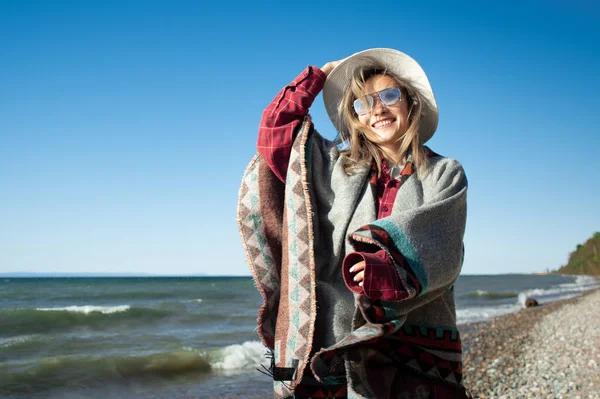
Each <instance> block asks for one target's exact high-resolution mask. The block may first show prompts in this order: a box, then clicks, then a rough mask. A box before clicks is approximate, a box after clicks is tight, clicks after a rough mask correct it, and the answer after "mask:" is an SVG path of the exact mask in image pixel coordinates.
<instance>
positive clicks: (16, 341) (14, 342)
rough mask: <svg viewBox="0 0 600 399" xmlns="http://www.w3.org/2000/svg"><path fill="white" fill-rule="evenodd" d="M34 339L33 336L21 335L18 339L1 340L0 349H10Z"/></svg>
mask: <svg viewBox="0 0 600 399" xmlns="http://www.w3.org/2000/svg"><path fill="white" fill-rule="evenodd" d="M32 338H33V335H20V336H18V337H9V338H0V348H2V347H4V348H8V347H10V346H14V345H19V344H21V343H24V342H27V341H29V340H31V339H32Z"/></svg>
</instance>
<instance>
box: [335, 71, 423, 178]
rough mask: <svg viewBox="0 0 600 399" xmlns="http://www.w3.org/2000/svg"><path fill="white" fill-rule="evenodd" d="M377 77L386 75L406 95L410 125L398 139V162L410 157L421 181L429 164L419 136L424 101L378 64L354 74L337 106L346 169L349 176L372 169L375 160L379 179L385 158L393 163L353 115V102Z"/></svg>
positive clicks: (400, 79)
mask: <svg viewBox="0 0 600 399" xmlns="http://www.w3.org/2000/svg"><path fill="white" fill-rule="evenodd" d="M376 75H386V76H389V77H391V78H392V79H394V80H395V81H396V82H397V83H398V85H399V86H400V88H401V90H402V94H403V95H404V96H406V101H408V103H407V106H408V107H409V112H408V118H409V126H408V129H406V132H405V133H404V134H403V135H402V137H400V138H398V143H399V144H400V148H399V151H398V159H407V157H408V156H409V155H411V158H412V159H411V161H412V163H413V166H414V167H415V168H416V170H417V175H418V177H419V178H421V177H423V176H424V174H425V171H426V169H427V166H428V164H429V162H428V158H427V155H426V153H425V150H424V148H423V143H421V137H420V136H419V126H420V124H421V116H422V113H423V101H424V99H423V98H422V97H421V95H420V94H419V92H418V91H417V90H415V89H414V87H413V86H412V85H411V84H410V82H409V81H407V80H406V79H402V78H400V77H399V76H397V75H395V74H393V73H391V72H389V71H387V70H386V68H385V67H384V66H383V65H376V64H375V65H373V64H371V65H370V66H369V67H363V68H358V69H357V70H356V71H355V72H354V75H353V76H352V79H351V80H350V84H349V85H348V88H347V89H346V92H345V93H344V96H343V97H342V101H341V102H340V104H339V107H338V114H339V115H340V120H341V122H342V125H343V126H345V129H341V130H340V132H339V139H340V140H341V141H343V142H345V144H346V145H345V148H344V149H343V150H341V151H340V154H341V155H342V156H343V157H344V169H345V171H346V173H347V174H349V175H350V174H353V173H355V172H356V171H357V170H358V169H362V168H364V167H370V166H371V163H372V162H373V161H375V163H376V164H377V174H378V176H379V175H381V158H382V157H383V158H384V159H386V160H389V161H392V162H394V160H393V159H389V157H387V156H386V154H385V153H384V152H383V151H382V150H381V149H380V148H379V146H378V145H377V144H375V142H373V141H372V140H371V139H370V137H369V136H371V135H372V132H371V131H370V130H369V129H368V128H367V127H366V126H365V125H363V124H362V123H361V122H360V121H359V119H358V116H357V115H356V113H355V112H354V107H353V103H354V100H355V99H357V98H359V97H361V96H363V95H365V94H366V93H365V82H366V81H367V80H369V79H370V78H371V77H373V76H376ZM342 130H346V131H342Z"/></svg>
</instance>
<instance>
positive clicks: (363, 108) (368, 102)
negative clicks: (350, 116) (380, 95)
mask: <svg viewBox="0 0 600 399" xmlns="http://www.w3.org/2000/svg"><path fill="white" fill-rule="evenodd" d="M372 106H373V99H372V98H371V97H369V96H366V97H361V98H358V99H356V100H354V111H356V113H357V114H358V115H363V114H366V113H367V112H369V111H370V110H371V108H372Z"/></svg>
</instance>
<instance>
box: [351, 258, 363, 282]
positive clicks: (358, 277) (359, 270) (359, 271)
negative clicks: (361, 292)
mask: <svg viewBox="0 0 600 399" xmlns="http://www.w3.org/2000/svg"><path fill="white" fill-rule="evenodd" d="M350 273H356V274H355V275H354V278H353V280H354V281H356V282H357V283H358V286H359V287H362V285H363V282H364V279H365V261H361V262H358V263H357V264H355V265H354V266H352V267H351V268H350Z"/></svg>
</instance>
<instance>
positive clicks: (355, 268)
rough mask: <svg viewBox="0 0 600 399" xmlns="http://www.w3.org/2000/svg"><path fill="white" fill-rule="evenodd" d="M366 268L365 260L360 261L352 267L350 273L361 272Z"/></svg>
mask: <svg viewBox="0 0 600 399" xmlns="http://www.w3.org/2000/svg"><path fill="white" fill-rule="evenodd" d="M364 269H365V262H364V261H362V262H358V263H357V264H355V265H354V266H352V267H351V268H350V273H354V272H359V271H361V270H364Z"/></svg>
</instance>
